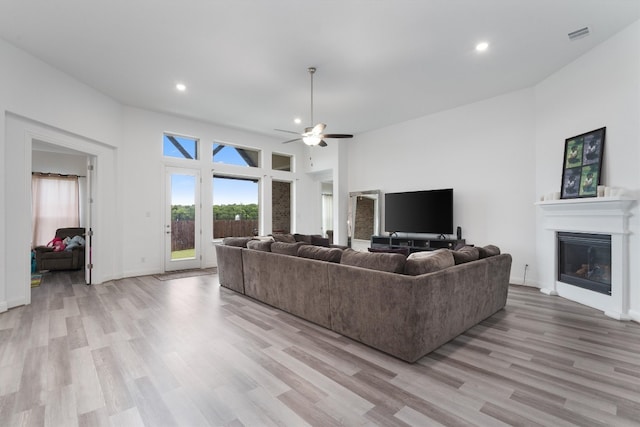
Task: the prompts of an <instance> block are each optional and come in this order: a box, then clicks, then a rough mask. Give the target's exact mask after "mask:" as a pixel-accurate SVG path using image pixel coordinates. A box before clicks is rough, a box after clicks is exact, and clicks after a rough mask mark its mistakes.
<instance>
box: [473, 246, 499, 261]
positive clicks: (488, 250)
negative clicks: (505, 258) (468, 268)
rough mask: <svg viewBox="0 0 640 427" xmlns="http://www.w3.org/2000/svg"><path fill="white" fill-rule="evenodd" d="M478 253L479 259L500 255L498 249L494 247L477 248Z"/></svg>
mask: <svg viewBox="0 0 640 427" xmlns="http://www.w3.org/2000/svg"><path fill="white" fill-rule="evenodd" d="M478 252H479V253H480V259H482V258H488V257H490V256H496V255H500V248H499V247H497V246H494V245H487V246H485V247H483V248H478Z"/></svg>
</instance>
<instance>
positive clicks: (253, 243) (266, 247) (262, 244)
mask: <svg viewBox="0 0 640 427" xmlns="http://www.w3.org/2000/svg"><path fill="white" fill-rule="evenodd" d="M272 243H273V242H272V241H271V240H264V241H263V240H249V241H248V242H247V248H249V249H253V250H254V251H264V252H271V244H272Z"/></svg>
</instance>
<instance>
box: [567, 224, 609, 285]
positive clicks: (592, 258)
mask: <svg viewBox="0 0 640 427" xmlns="http://www.w3.org/2000/svg"><path fill="white" fill-rule="evenodd" d="M558 280H559V281H561V282H563V283H568V284H570V285H574V286H578V287H581V288H584V289H589V290H591V291H595V292H600V293H602V294H605V295H611V236H610V235H604V234H586V233H564V232H559V233H558Z"/></svg>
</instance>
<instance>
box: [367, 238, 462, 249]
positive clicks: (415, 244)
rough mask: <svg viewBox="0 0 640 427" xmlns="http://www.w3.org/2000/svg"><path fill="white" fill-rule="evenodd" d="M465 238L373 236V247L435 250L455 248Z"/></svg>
mask: <svg viewBox="0 0 640 427" xmlns="http://www.w3.org/2000/svg"><path fill="white" fill-rule="evenodd" d="M464 243H465V240H464V239H438V238H424V239H423V238H405V237H389V236H371V247H372V248H378V249H397V248H409V252H420V251H435V250H436V249H443V248H444V249H453V248H455V247H456V246H457V245H458V244H464Z"/></svg>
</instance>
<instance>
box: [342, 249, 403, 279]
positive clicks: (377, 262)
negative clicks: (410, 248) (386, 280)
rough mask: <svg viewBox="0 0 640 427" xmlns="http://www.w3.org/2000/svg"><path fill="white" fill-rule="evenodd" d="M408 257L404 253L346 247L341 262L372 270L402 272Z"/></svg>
mask: <svg viewBox="0 0 640 427" xmlns="http://www.w3.org/2000/svg"><path fill="white" fill-rule="evenodd" d="M406 261H407V257H406V256H404V255H402V254H390V253H370V252H358V251H354V250H353V249H345V250H344V252H342V258H341V259H340V264H345V265H352V266H355V267H362V268H368V269H370V270H379V271H387V272H390V273H402V272H403V271H404V264H405V262H406Z"/></svg>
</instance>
